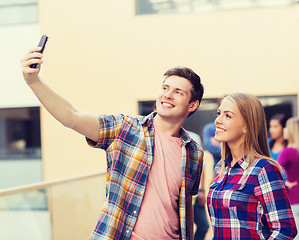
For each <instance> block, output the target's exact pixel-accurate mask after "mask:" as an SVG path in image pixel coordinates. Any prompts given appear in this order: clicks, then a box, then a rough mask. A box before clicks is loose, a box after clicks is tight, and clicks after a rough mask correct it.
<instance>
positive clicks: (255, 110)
mask: <svg viewBox="0 0 299 240" xmlns="http://www.w3.org/2000/svg"><path fill="white" fill-rule="evenodd" d="M224 99H227V100H229V101H232V102H233V103H235V104H236V106H237V107H238V109H239V111H240V112H241V115H242V117H243V119H244V122H245V125H246V128H247V131H246V135H245V140H244V144H243V147H244V149H243V152H244V154H246V157H247V159H248V162H249V165H248V168H250V167H251V166H252V164H253V162H254V161H255V160H256V159H261V158H263V159H268V160H269V161H270V162H272V163H273V164H275V165H277V166H278V167H279V169H280V170H281V167H280V165H279V164H278V163H277V162H276V161H274V160H272V159H271V157H270V150H269V145H268V140H267V139H268V137H267V125H266V118H265V112H264V108H263V105H262V104H261V102H260V100H258V98H257V97H255V96H253V95H251V94H248V93H238V92H237V93H233V94H230V95H228V96H226V97H224ZM230 154H231V152H230V148H229V146H228V144H227V143H226V142H222V144H221V170H220V175H222V174H223V172H224V169H225V164H224V160H225V159H226V158H227V157H228V156H229V155H230Z"/></svg>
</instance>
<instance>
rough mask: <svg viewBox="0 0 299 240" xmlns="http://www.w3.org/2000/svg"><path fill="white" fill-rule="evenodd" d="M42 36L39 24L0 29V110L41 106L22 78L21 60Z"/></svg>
mask: <svg viewBox="0 0 299 240" xmlns="http://www.w3.org/2000/svg"><path fill="white" fill-rule="evenodd" d="M40 35H41V34H40V30H39V25H38V24H31V25H18V26H4V27H0V53H1V54H0V108H8V107H25V106H39V102H38V101H37V99H36V97H35V96H34V95H33V94H32V93H31V90H30V89H29V88H28V87H27V86H26V84H25V82H24V80H23V78H22V72H21V63H20V60H21V58H22V57H23V56H24V54H25V53H26V52H27V51H28V50H29V49H31V48H33V47H35V46H37V44H38V42H39V38H40Z"/></svg>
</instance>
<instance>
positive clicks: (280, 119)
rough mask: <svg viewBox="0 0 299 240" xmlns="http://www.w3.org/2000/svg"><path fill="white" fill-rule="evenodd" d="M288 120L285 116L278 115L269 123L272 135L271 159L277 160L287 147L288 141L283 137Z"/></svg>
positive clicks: (270, 144) (270, 142)
mask: <svg viewBox="0 0 299 240" xmlns="http://www.w3.org/2000/svg"><path fill="white" fill-rule="evenodd" d="M286 121H287V118H286V117H285V115H284V114H282V113H278V114H275V115H274V116H272V117H271V119H270V122H269V133H270V141H269V146H270V155H271V158H272V159H274V160H276V159H277V158H278V156H279V154H280V152H281V151H282V149H284V148H285V147H286V145H287V141H286V140H285V139H284V137H283V129H284V127H285V125H286Z"/></svg>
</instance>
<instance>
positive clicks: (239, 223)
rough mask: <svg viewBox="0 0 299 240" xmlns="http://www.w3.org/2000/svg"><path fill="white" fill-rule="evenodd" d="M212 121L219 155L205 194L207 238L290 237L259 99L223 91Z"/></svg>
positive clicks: (290, 227)
mask: <svg viewBox="0 0 299 240" xmlns="http://www.w3.org/2000/svg"><path fill="white" fill-rule="evenodd" d="M215 125H216V133H215V140H217V141H220V142H221V144H222V146H221V148H222V158H221V160H220V162H219V163H218V164H217V166H216V168H215V171H216V178H215V180H214V182H213V183H212V185H211V186H210V189H209V193H208V199H207V204H208V210H209V214H210V217H211V223H212V227H213V231H214V238H213V239H215V240H216V239H217V240H229V239H238V240H245V239H246V240H249V239H251V240H252V239H271V240H274V239H276V240H278V239H293V238H294V237H295V236H296V234H297V229H296V225H295V221H294V217H293V213H292V210H291V207H290V204H289V200H288V196H287V192H286V189H285V186H284V183H283V179H282V176H281V172H280V166H279V164H278V163H277V162H276V161H274V160H272V159H271V158H270V151H269V146H268V142H267V127H266V121H265V113H264V110H263V106H262V104H261V103H260V101H259V100H258V99H257V98H256V97H254V96H252V95H249V94H244V93H234V94H231V95H228V96H226V97H225V98H224V99H223V101H222V103H221V105H220V107H219V108H218V117H217V118H216V120H215Z"/></svg>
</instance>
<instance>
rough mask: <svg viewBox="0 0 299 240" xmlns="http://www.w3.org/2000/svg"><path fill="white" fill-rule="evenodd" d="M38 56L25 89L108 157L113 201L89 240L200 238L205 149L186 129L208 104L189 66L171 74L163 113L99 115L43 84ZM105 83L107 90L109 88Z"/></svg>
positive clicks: (27, 70) (160, 104)
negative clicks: (197, 208) (196, 198)
mask: <svg viewBox="0 0 299 240" xmlns="http://www.w3.org/2000/svg"><path fill="white" fill-rule="evenodd" d="M39 50H40V48H35V49H33V50H31V51H29V52H28V53H27V54H26V55H25V56H24V58H23V59H22V61H21V62H22V71H23V77H24V79H25V81H26V83H27V84H28V86H29V87H30V88H31V90H32V91H33V93H34V94H35V95H36V97H37V98H38V99H39V100H40V102H41V103H42V105H43V106H44V107H45V108H46V110H47V111H48V112H49V113H50V114H52V115H53V117H54V118H56V119H57V120H58V121H59V122H60V123H62V124H63V125H64V126H66V127H69V128H70V129H72V130H74V131H76V132H78V133H80V134H82V135H83V136H85V137H86V139H87V142H88V144H89V145H90V146H92V147H96V148H100V149H103V150H105V151H106V158H107V159H106V161H107V177H106V179H107V185H106V201H105V204H104V205H103V207H102V208H101V212H100V216H99V218H98V222H97V225H96V227H95V229H94V231H93V233H92V234H91V237H90V239H93V240H99V239H109V240H110V239H111V240H112V239H113V240H143V239H147V240H148V239H153V240H156V239H173V240H174V239H182V240H189V239H191V240H193V225H194V221H193V205H192V195H196V194H197V192H198V187H199V181H200V174H201V166H202V159H203V151H202V149H201V148H200V146H199V145H198V144H197V143H196V142H195V141H194V140H193V139H191V138H190V137H189V135H188V134H187V133H186V131H185V130H184V129H183V128H182V125H183V123H184V121H185V119H186V118H187V117H188V116H190V115H191V114H192V113H194V112H195V111H196V110H197V108H198V107H199V104H200V102H201V99H202V96H203V91H204V89H203V85H202V84H201V79H200V77H199V76H198V75H197V74H196V73H195V72H194V71H193V70H191V69H190V68H186V67H175V68H172V69H169V70H167V71H166V72H165V74H164V77H165V78H164V80H163V82H162V84H161V89H160V91H159V94H158V97H157V101H156V107H157V112H155V113H151V114H149V115H148V116H138V117H132V116H127V115H124V114H109V115H107V114H102V115H100V116H98V117H97V116H94V115H92V114H89V113H86V112H84V111H80V110H78V109H76V108H74V107H73V106H72V105H71V104H70V103H69V102H68V101H67V100H65V99H64V98H63V97H61V96H60V95H58V94H57V93H56V92H55V91H53V90H52V89H51V88H50V87H49V86H48V85H47V84H46V83H45V82H44V81H42V80H41V79H40V78H39V76H38V74H39V71H40V65H41V64H42V58H43V54H41V53H38V52H37V51H39ZM31 64H38V65H39V67H38V68H37V69H35V68H31V67H30V65H31ZM104 83H105V81H103V86H102V89H100V90H102V91H107V90H109V89H105V85H104ZM100 90H99V93H100ZM79 221H80V220H79Z"/></svg>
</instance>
